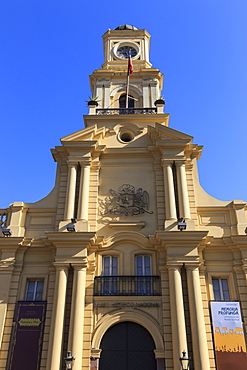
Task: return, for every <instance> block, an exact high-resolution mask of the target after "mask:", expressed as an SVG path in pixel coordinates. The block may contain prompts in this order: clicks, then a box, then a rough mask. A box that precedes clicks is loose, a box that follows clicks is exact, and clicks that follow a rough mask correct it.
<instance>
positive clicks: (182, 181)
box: [175, 162, 190, 219]
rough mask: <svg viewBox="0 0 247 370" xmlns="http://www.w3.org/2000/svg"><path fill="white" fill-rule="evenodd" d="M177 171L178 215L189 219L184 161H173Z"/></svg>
mask: <svg viewBox="0 0 247 370" xmlns="http://www.w3.org/2000/svg"><path fill="white" fill-rule="evenodd" d="M175 164H176V171H177V184H178V200H179V209H180V215H179V216H180V217H183V218H185V219H190V205H189V196H188V187H187V181H186V171H185V163H184V162H175Z"/></svg>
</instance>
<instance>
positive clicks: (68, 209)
mask: <svg viewBox="0 0 247 370" xmlns="http://www.w3.org/2000/svg"><path fill="white" fill-rule="evenodd" d="M68 167H69V173H68V182H67V193H66V201H65V210H64V219H65V220H70V219H71V218H73V217H74V207H75V187H76V167H77V164H75V163H73V164H72V163H69V164H68Z"/></svg>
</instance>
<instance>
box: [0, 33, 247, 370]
mask: <svg viewBox="0 0 247 370" xmlns="http://www.w3.org/2000/svg"><path fill="white" fill-rule="evenodd" d="M103 46H104V61H103V65H102V68H99V69H97V70H95V71H94V72H93V73H92V75H91V76H90V89H91V91H92V96H93V97H97V99H96V101H95V100H93V99H92V101H90V102H89V114H88V115H86V116H84V126H85V128H84V129H82V130H80V131H78V132H75V133H71V134H70V135H68V136H66V137H64V138H62V139H61V145H60V146H57V147H55V148H54V149H52V156H53V159H54V160H55V161H56V162H57V175H56V183H55V187H54V189H53V190H52V191H51V193H50V194H49V195H48V196H47V197H46V198H44V199H42V200H40V201H38V202H37V203H25V204H24V203H22V202H14V203H12V204H11V205H10V206H9V208H7V209H1V210H0V215H1V229H2V232H1V235H0V251H1V254H0V258H1V260H0V276H1V278H0V370H4V369H11V370H15V369H27V370H34V369H41V370H60V369H65V368H66V364H65V360H64V358H67V360H72V361H71V363H72V369H73V370H81V369H83V370H92V369H99V370H106V369H108V370H116V369H117V370H145V369H147V370H155V369H157V370H181V368H182V367H181V361H180V358H181V357H182V356H183V355H182V352H183V351H186V355H185V357H189V358H190V367H189V368H190V370H216V357H217V356H218V355H219V357H217V361H219V362H218V369H222V367H221V366H222V363H223V362H222V361H224V359H225V358H227V359H228V357H227V356H228V355H229V354H230V355H231V356H232V353H233V354H234V355H235V356H236V358H237V360H234V361H236V362H235V363H236V367H235V368H234V370H242V367H241V365H239V362H242V364H244V361H245V360H242V357H241V356H245V352H246V349H245V333H246V323H247V284H246V274H247V262H246V261H247V235H246V232H245V230H246V227H247V206H246V202H244V201H242V200H233V201H231V202H228V201H219V200H217V199H215V198H213V197H211V196H210V195H209V194H207V193H206V192H205V191H204V190H203V189H202V187H201V186H200V184H199V180H198V172H197V160H199V158H200V156H201V153H202V146H199V145H197V144H194V143H193V138H192V137H191V136H189V135H187V134H185V133H182V132H179V131H176V130H175V129H174V128H171V127H169V114H168V113H164V107H165V102H164V100H163V99H162V97H161V91H162V89H163V74H162V73H161V72H160V71H159V70H158V69H157V68H154V67H153V66H152V65H151V63H150V61H149V47H150V35H149V33H148V32H147V31H146V30H140V29H137V28H135V27H133V26H120V27H118V28H116V29H114V30H108V31H107V32H106V33H105V34H104V35H103ZM130 59H131V60H130ZM130 62H131V63H132V65H133V72H132V73H128V64H129V63H130ZM127 75H128V76H127ZM85 95H87V94H85ZM127 97H128V98H127ZM126 100H127V102H126ZM212 176H217V174H212ZM34 186H35V179H34ZM4 234H5V235H4ZM211 301H215V302H218V304H219V305H220V304H221V303H220V302H224V304H225V307H231V308H229V310H230V311H229V310H228V311H224V309H225V308H224V307H223V306H222V307H223V308H221V309H223V311H224V312H227V313H231V315H232V316H233V312H237V311H234V307H235V306H227V304H228V303H229V305H231V304H233V303H234V302H235V303H236V302H239V306H236V309H237V310H238V314H239V315H240V316H239V317H241V320H242V321H243V326H242V327H241V325H240V324H238V325H237V327H236V329H231V328H230V326H229V327H227V326H225V327H224V333H223V332H222V329H220V327H219V326H218V324H217V325H216V326H215V325H213V322H212V321H213V317H214V316H213V315H214V312H213V308H210V302H211ZM212 307H213V306H212ZM218 311H219V309H218ZM223 311H221V313H222V315H223ZM223 334H224V337H229V338H230V339H231V338H233V336H234V338H235V337H236V338H237V339H236V341H237V345H236V346H235V347H234V348H232V347H231V344H229V345H228V344H222V345H219V346H218V347H217V345H216V344H217V343H221V342H220V341H221V338H222V335H223ZM231 335H232V336H231ZM234 340H235V339H234ZM230 342H231V343H233V342H232V341H231V340H230V341H229V343H230ZM222 343H223V342H222ZM234 343H235V342H234ZM216 347H217V348H216ZM68 351H71V354H70V353H69V354H68ZM216 352H217V353H218V352H219V354H218V355H217V356H216ZM239 356H240V357H239ZM221 357H222V358H223V360H222V358H221ZM245 357H246V356H245ZM73 358H75V359H73ZM231 358H233V357H231ZM239 358H241V361H240V360H239ZM227 361H228V360H227ZM243 366H244V365H243ZM245 368H246V365H245ZM225 369H227V368H225ZM231 369H232V370H233V367H231Z"/></svg>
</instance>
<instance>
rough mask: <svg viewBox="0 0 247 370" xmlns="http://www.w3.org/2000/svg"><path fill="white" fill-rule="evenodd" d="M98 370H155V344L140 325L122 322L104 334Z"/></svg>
mask: <svg viewBox="0 0 247 370" xmlns="http://www.w3.org/2000/svg"><path fill="white" fill-rule="evenodd" d="M100 348H101V349H102V352H101V356H100V362H99V370H115V369H117V370H156V361H155V357H154V349H155V344H154V341H153V338H152V337H151V335H150V334H149V332H148V331H147V330H146V329H145V328H144V327H143V326H141V325H139V324H136V323H134V322H130V321H124V322H121V323H119V324H116V325H113V326H112V327H111V328H110V329H109V330H107V332H106V333H105V334H104V336H103V338H102V341H101V345H100Z"/></svg>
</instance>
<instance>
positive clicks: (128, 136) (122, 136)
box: [118, 131, 135, 143]
mask: <svg viewBox="0 0 247 370" xmlns="http://www.w3.org/2000/svg"><path fill="white" fill-rule="evenodd" d="M134 137H135V135H134V133H133V132H131V131H121V132H120V133H119V135H118V138H119V140H120V141H121V142H122V143H129V142H130V141H132V140H133V139H134Z"/></svg>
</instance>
